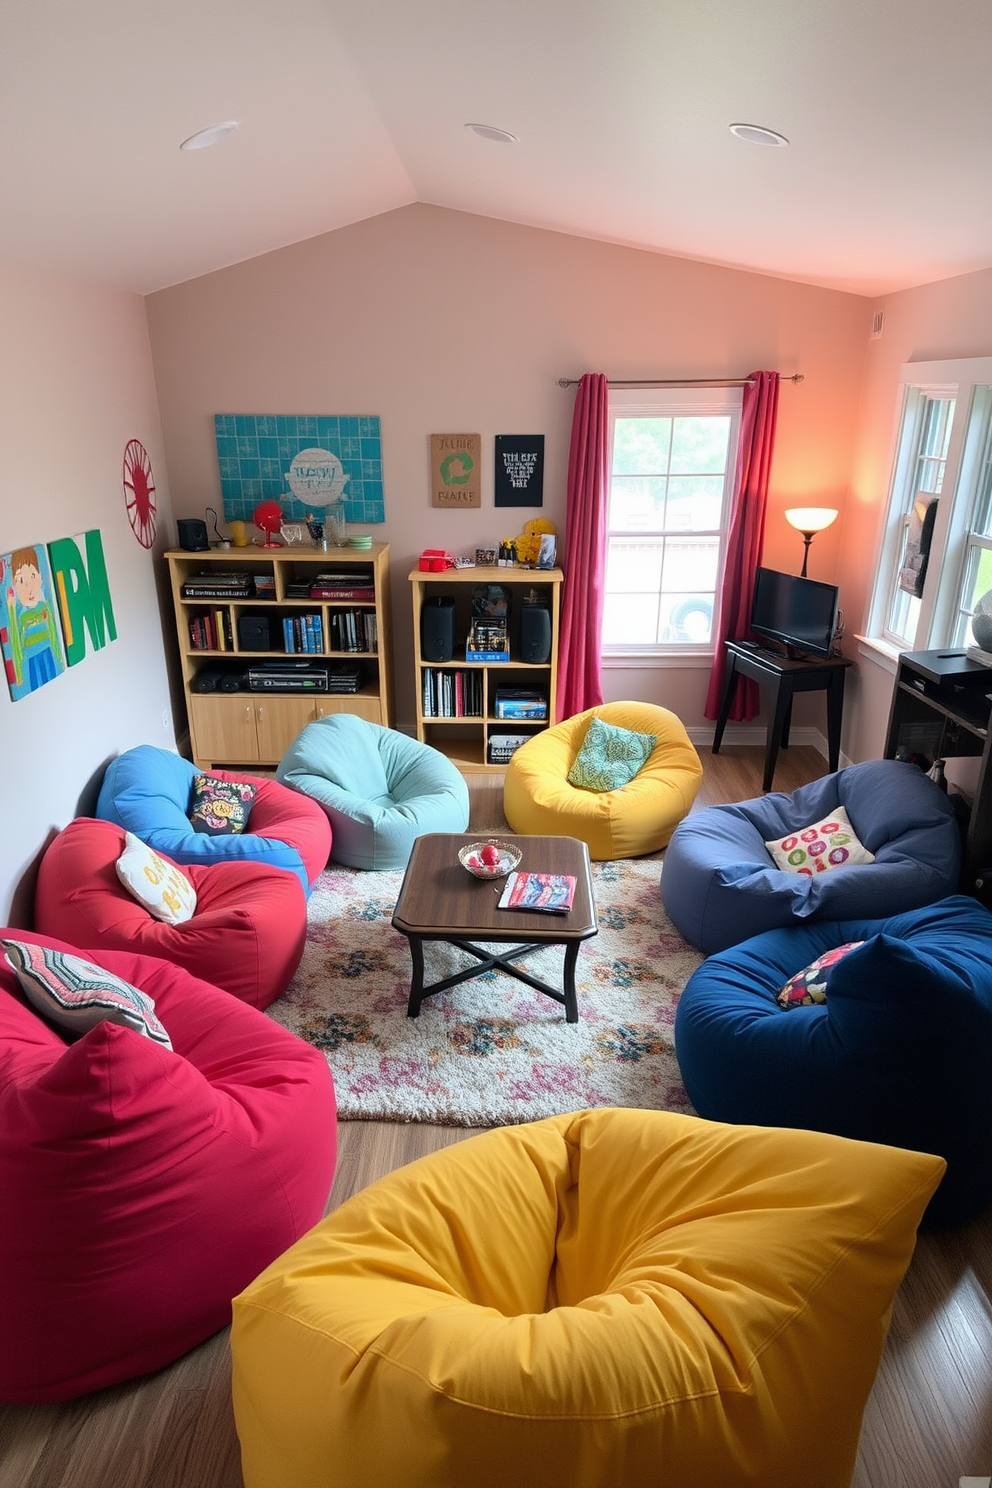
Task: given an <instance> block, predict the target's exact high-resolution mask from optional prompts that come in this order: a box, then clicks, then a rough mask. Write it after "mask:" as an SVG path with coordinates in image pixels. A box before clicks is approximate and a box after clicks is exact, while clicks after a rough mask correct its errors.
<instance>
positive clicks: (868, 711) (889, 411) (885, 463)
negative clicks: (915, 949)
mask: <svg viewBox="0 0 992 1488" xmlns="http://www.w3.org/2000/svg"><path fill="white" fill-rule="evenodd" d="M875 309H880V310H882V312H883V317H884V318H883V327H882V336H881V339H880V340H877V341H871V342H870V343H869V347H868V357H867V360H866V367H865V382H864V389H863V393H862V399H861V407H860V410H859V417H858V433H857V438H856V441H855V450H854V459H853V461H852V466H851V471H852V478H851V499H850V501H849V502H848V506H847V513H846V530H845V546H844V552H845V555H846V553H847V551H848V550H850V551H851V552H852V553H854V554H867V555H869V556H870V557H873V556H874V553H875V551H876V548H877V545H878V541H879V535H880V523H881V521H882V518H883V515H884V509H885V504H886V502H887V500H888V492H889V479H890V473H891V466H892V453H893V447H894V440H895V434H896V426H897V418H898V412H899V409H898V387H897V383H898V377H899V372H900V368H901V367H902V365H903V363H904V362H913V361H917V362H920V361H937V360H941V359H944V358H951V357H976V356H988V355H989V350H990V347H992V269H986V270H983V271H981V272H978V273H974V274H962V275H960V276H959V277H957V278H955V279H944V280H941V281H939V282H938V283H936V284H926V285H923V286H921V287H920V288H917V289H907V290H903V291H901V292H900V293H899V294H893V295H889V296H888V297H887V298H886V299H884V300H880V301H879V302H878V303H877V305H873V306H872V310H873V311H874V310H875ZM872 576H873V568H872V565H871V563H865V562H858V563H856V564H855V565H854V568H853V570H852V579H851V582H850V585H849V595H850V598H849V600H848V603H849V605H850V609H849V611H848V633H849V636H850V635H852V634H853V632H854V631H856V630H859V629H860V628H861V627H862V625H863V624H864V621H865V616H866V612H867V603H868V599H869V597H870V584H871V579H872ZM851 654H854V653H853V652H852V653H851ZM892 677H893V668H892V667H891V666H887V665H884V664H882V663H880V662H879V661H878V660H877V659H875V658H873V657H872V656H871V655H870V654H869V653H867V652H861V653H860V654H859V655H858V666H857V669H856V670H855V671H853V673H852V678H851V699H850V702H851V707H850V710H849V714H848V717H849V723H848V727H847V729H846V730H845V734H846V738H845V749H846V750H847V752H848V753H850V755H851V757H852V758H854V759H872V758H877V757H878V756H879V755H880V754H881V752H882V749H883V747H884V743H885V733H886V727H887V723H888V715H889V704H890V701H891V696H892Z"/></svg>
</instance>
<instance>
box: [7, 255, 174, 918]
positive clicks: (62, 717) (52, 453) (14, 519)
mask: <svg viewBox="0 0 992 1488" xmlns="http://www.w3.org/2000/svg"><path fill="white" fill-rule="evenodd" d="M0 324H2V325H3V336H2V337H0V552H5V553H6V552H10V551H11V550H12V549H13V548H17V547H21V546H27V545H34V544H38V543H49V542H51V541H52V540H53V539H55V538H59V537H71V536H75V535H76V534H78V533H82V532H85V531H87V530H88V529H90V528H94V527H95V528H98V529H99V531H100V534H101V538H102V542H103V551H104V557H105V559H106V564H107V576H108V579H109V582H110V592H111V597H112V602H113V608H114V616H115V620H116V625H117V639H116V641H112V642H110V643H109V644H107V645H105V646H104V647H103V648H102V649H101V650H99V651H93V650H92V647H90V646H89V645H88V646H87V654H86V656H84V657H83V659H82V660H81V661H80V662H79V663H78V664H77V665H76V666H74V667H70V668H69V669H68V671H66V672H64V673H62V674H61V675H60V676H58V677H55V678H54V679H53V680H52V681H51V682H49V683H47V684H46V685H45V686H44V687H41V688H39V689H38V690H37V691H36V692H33V693H31V694H29V695H28V696H27V697H24V698H21V699H19V700H18V701H17V702H11V699H10V695H9V692H8V690H7V686H6V683H5V682H4V681H3V680H2V679H0V831H2V834H3V854H2V856H0V923H13V924H17V925H21V926H25V927H27V928H30V915H31V905H32V891H33V865H34V862H35V859H36V858H37V856H38V853H39V852H40V850H41V848H42V847H43V846H44V844H45V842H46V839H47V838H48V837H49V836H50V834H51V833H52V832H53V831H55V830H57V829H58V828H60V827H62V826H64V825H65V824H66V822H67V821H70V820H71V819H72V818H73V817H74V816H77V815H79V814H86V813H87V811H88V810H92V807H93V804H94V802H95V792H96V787H97V786H98V784H99V781H100V779H101V778H102V775H103V770H104V767H105V766H106V763H107V761H108V760H109V759H111V758H112V757H113V756H114V755H115V754H117V753H118V752H119V751H120V750H122V749H128V748H130V747H131V746H132V745H134V744H140V743H152V744H159V745H162V746H164V747H174V745H175V737H174V733H173V729H172V722H171V702H170V695H169V683H168V677H167V674H166V663H165V656H164V649H163V643H162V622H161V614H160V609H159V603H158V598H157V592H156V591H157V585H158V583H159V579H160V575H159V565H158V564H157V563H156V559H155V555H154V554H153V553H152V552H149V551H147V550H146V549H144V548H142V547H140V546H139V544H138V543H137V542H136V540H135V538H134V537H133V536H132V533H131V529H130V527H129V526H128V522H127V517H126V514H125V510H124V498H123V491H122V487H121V461H122V458H123V454H124V448H125V445H126V444H127V442H128V440H129V439H132V438H136V439H140V440H141V441H142V443H143V444H144V445H145V447H146V449H147V450H148V452H149V454H150V456H151V461H152V469H153V472H154V475H155V479H156V481H157V485H158V501H159V509H160V512H161V513H162V517H163V524H162V525H163V528H164V529H165V530H166V531H168V530H169V529H170V528H171V525H172V521H171V510H170V506H169V485H168V480H167V478H166V469H165V457H164V454H163V450H162V440H161V432H160V428H159V419H158V407H157V404H156V398H155V386H154V382H153V380H152V368H151V357H150V354H149V347H148V329H147V324H146V321H145V313H144V305H143V302H142V300H141V299H140V297H139V296H137V295H130V294H122V293H119V292H117V291H114V290H108V289H101V288H97V287H94V286H87V285H81V284H77V283H75V282H73V281H70V280H65V279H60V278H54V277H52V276H49V275H43V274H35V273H31V272H28V271H24V270H15V269H8V268H0ZM160 546H161V544H160ZM163 715H164V716H163Z"/></svg>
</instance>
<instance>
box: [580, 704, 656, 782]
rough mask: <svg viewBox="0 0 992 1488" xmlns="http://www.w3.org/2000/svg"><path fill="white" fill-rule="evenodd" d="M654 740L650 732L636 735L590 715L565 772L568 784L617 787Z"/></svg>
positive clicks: (632, 773)
mask: <svg viewBox="0 0 992 1488" xmlns="http://www.w3.org/2000/svg"><path fill="white" fill-rule="evenodd" d="M657 742H658V740H657V739H656V737H655V735H654V734H638V733H635V732H634V730H633V729H625V728H620V727H619V726H618V725H617V724H615V723H604V722H603V720H602V719H601V718H593V719H592V721H591V722H590V724H589V727H588V729H587V730H586V736H585V739H584V740H583V742H582V748H581V749H580V750H579V752H578V754H577V755H576V756H575V760H574V763H573V764H572V768H571V769H570V770H569V772H568V777H567V778H568V783H569V784H570V785H575V786H578V788H579V789H580V790H590V791H612V790H619V789H620V787H621V786H622V785H626V784H627V783H628V781H630V780H633V778H634V776H635V775H636V774H637V772H638V770H639V769H640V768H641V766H642V765H643V764H646V763H647V761H648V760H649V759H650V757H651V751H652V750H653V749H654V746H655V745H656V744H657Z"/></svg>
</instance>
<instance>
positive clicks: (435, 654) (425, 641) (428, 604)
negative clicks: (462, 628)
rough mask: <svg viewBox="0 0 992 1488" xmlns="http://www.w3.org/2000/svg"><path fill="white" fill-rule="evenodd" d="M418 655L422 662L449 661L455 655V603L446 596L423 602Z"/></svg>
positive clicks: (442, 595)
mask: <svg viewBox="0 0 992 1488" xmlns="http://www.w3.org/2000/svg"><path fill="white" fill-rule="evenodd" d="M420 654H421V656H422V658H423V660H424V661H450V660H451V658H452V656H453V655H454V654H455V601H454V600H453V599H451V598H449V596H448V595H446V594H439V595H437V596H435V597H432V598H431V599H427V600H425V601H424V605H423V608H422V609H421V611H420Z"/></svg>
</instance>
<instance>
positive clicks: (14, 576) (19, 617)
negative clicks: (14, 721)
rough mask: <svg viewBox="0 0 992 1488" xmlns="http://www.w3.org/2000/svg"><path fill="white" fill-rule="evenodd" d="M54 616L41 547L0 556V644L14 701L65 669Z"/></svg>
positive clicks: (50, 589)
mask: <svg viewBox="0 0 992 1488" xmlns="http://www.w3.org/2000/svg"><path fill="white" fill-rule="evenodd" d="M57 613H58V612H57V609H56V606H55V601H54V597H53V594H52V571H51V569H50V567H49V564H48V554H47V552H46V551H45V548H44V546H43V545H42V544H38V545H37V546H36V547H28V548H15V549H14V551H13V552H12V553H4V554H3V556H2V557H0V645H2V647H3V662H4V671H5V672H6V676H7V686H8V687H9V688H10V696H11V698H12V699H13V700H14V702H17V701H18V700H19V699H20V698H22V697H27V695H28V693H30V692H37V690H38V688H39V687H44V685H45V683H46V682H51V681H52V679H53V678H54V677H57V676H58V675H59V674H60V672H64V671H65V654H64V652H63V650H62V636H61V633H60V630H59V624H58V619H57Z"/></svg>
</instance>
